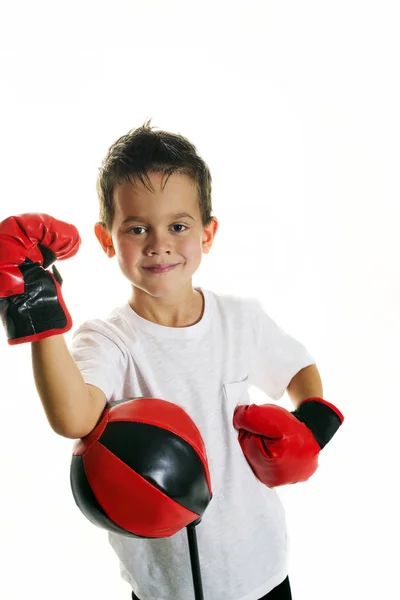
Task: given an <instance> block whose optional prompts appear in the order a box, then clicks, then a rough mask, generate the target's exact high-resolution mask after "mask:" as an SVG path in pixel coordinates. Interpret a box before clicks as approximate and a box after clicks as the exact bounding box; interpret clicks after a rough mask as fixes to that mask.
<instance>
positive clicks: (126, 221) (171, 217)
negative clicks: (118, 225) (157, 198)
mask: <svg viewBox="0 0 400 600" xmlns="http://www.w3.org/2000/svg"><path fill="white" fill-rule="evenodd" d="M167 217H168V219H181V218H182V217H189V219H193V221H194V217H192V215H189V213H186V212H182V213H178V214H169V215H167ZM131 221H137V222H138V223H145V222H146V219H142V217H126V219H124V220H123V221H122V225H124V224H125V223H130V222H131Z"/></svg>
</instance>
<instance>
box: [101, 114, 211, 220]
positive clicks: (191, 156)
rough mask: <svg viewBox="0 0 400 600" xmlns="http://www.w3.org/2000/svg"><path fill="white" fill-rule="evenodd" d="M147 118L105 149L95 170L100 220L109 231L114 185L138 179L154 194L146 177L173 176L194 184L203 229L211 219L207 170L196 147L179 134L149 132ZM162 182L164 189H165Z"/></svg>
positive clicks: (209, 181)
mask: <svg viewBox="0 0 400 600" xmlns="http://www.w3.org/2000/svg"><path fill="white" fill-rule="evenodd" d="M150 122H151V119H150V120H148V121H147V122H145V123H144V124H143V125H142V126H141V127H138V128H137V129H131V130H130V131H129V132H128V133H127V134H126V135H123V136H122V137H120V138H119V139H118V140H117V141H116V142H114V144H113V145H112V146H111V147H110V148H109V150H108V152H107V155H106V157H105V158H104V160H103V162H102V164H101V167H100V169H99V175H98V178H97V182H96V189H97V194H98V197H99V203H100V221H101V222H102V224H103V225H104V227H105V228H106V229H107V230H108V231H110V230H111V226H112V222H113V219H114V201H113V194H114V189H115V186H116V185H118V184H119V183H123V182H125V181H132V182H133V180H134V178H135V177H138V178H139V179H140V181H141V182H142V183H143V185H145V186H146V188H147V189H149V190H150V191H154V188H153V186H152V184H151V181H150V179H149V176H148V174H149V173H152V172H153V173H163V174H165V175H167V179H166V180H165V183H166V182H167V181H168V177H169V176H170V175H172V174H173V173H179V174H183V175H187V176H188V177H190V178H191V179H192V180H193V181H194V182H195V184H196V188H197V193H198V197H199V205H200V214H201V219H202V223H203V226H206V225H209V223H210V222H211V219H212V215H211V212H212V205H211V186H212V178H211V173H210V170H209V168H208V166H207V164H206V163H205V162H204V160H203V159H202V158H201V157H200V156H199V154H198V153H197V149H196V147H195V146H194V145H193V144H192V143H190V142H189V140H188V139H186V138H185V137H183V136H182V135H178V134H175V133H169V132H167V131H153V129H154V128H153V127H152V126H151V125H150ZM165 183H164V186H165Z"/></svg>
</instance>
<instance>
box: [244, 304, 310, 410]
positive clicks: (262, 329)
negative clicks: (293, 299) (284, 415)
mask: <svg viewBox="0 0 400 600" xmlns="http://www.w3.org/2000/svg"><path fill="white" fill-rule="evenodd" d="M252 312H253V315H252V316H253V320H252V325H253V327H252V333H253V339H254V343H253V357H252V360H251V365H250V371H251V372H250V376H249V379H250V383H251V384H253V385H254V386H255V387H257V388H259V389H260V390H262V391H263V392H264V393H266V394H267V396H269V397H270V398H272V399H273V400H279V399H280V398H281V397H282V396H283V394H284V392H285V390H286V388H287V386H288V385H289V383H290V381H291V379H292V378H293V377H294V376H295V375H296V373H298V372H299V371H300V370H301V369H304V368H305V367H308V366H309V365H312V364H315V359H314V357H313V356H312V355H311V354H310V353H309V352H308V350H307V349H306V348H305V346H303V344H301V343H300V342H299V341H298V340H296V339H295V338H294V337H292V336H291V335H289V334H288V333H287V332H286V331H284V330H283V329H282V328H281V327H279V326H278V325H277V323H275V321H274V320H273V319H271V317H269V316H268V315H267V314H266V313H265V311H264V309H263V307H262V306H261V304H260V303H259V302H258V301H253V303H252Z"/></svg>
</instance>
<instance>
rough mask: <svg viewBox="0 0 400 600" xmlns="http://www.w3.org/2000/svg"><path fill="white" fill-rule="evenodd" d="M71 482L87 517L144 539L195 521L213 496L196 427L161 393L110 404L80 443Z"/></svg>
mask: <svg viewBox="0 0 400 600" xmlns="http://www.w3.org/2000/svg"><path fill="white" fill-rule="evenodd" d="M71 487H72V493H73V496H74V498H75V502H76V504H77V505H78V507H79V509H80V510H81V511H82V513H83V514H84V515H85V516H86V517H87V519H89V521H91V522H92V523H94V524H95V525H97V526H99V527H102V528H104V529H107V530H108V531H113V532H115V533H120V534H123V535H127V536H132V537H141V538H163V537H169V536H171V535H174V534H175V533H177V532H178V531H179V530H180V529H182V528H184V527H186V526H188V525H190V524H191V523H194V524H197V522H199V520H201V517H202V515H203V513H204V511H205V510H206V508H207V506H208V504H209V502H210V500H211V498H212V491H211V481H210V473H209V470H208V463H207V456H206V449H205V445H204V442H203V440H202V438H201V435H200V432H199V430H198V429H197V427H196V425H195V424H194V422H193V421H192V419H191V418H190V417H189V415H188V414H187V413H186V412H185V411H184V410H183V409H182V408H180V407H179V406H177V405H176V404H174V403H172V402H167V401H166V400H159V399H156V398H128V399H126V400H120V401H116V402H112V403H110V404H109V405H108V406H107V408H106V409H105V410H104V413H103V415H102V418H101V420H100V422H99V423H98V425H97V426H96V427H95V428H94V430H93V431H92V432H91V433H90V434H89V435H87V436H86V437H84V438H82V439H81V440H78V441H77V442H76V443H75V446H74V450H73V457H72V462H71Z"/></svg>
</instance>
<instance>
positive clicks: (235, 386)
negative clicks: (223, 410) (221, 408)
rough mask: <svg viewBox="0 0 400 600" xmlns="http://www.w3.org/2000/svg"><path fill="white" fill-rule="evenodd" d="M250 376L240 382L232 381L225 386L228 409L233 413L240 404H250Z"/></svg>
mask: <svg viewBox="0 0 400 600" xmlns="http://www.w3.org/2000/svg"><path fill="white" fill-rule="evenodd" d="M248 388H249V376H248V375H246V377H244V379H240V380H238V381H230V382H228V383H224V384H223V389H224V397H225V402H226V404H227V408H228V409H231V411H232V412H233V411H234V410H235V408H236V406H238V405H239V404H250V396H249V392H248Z"/></svg>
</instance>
